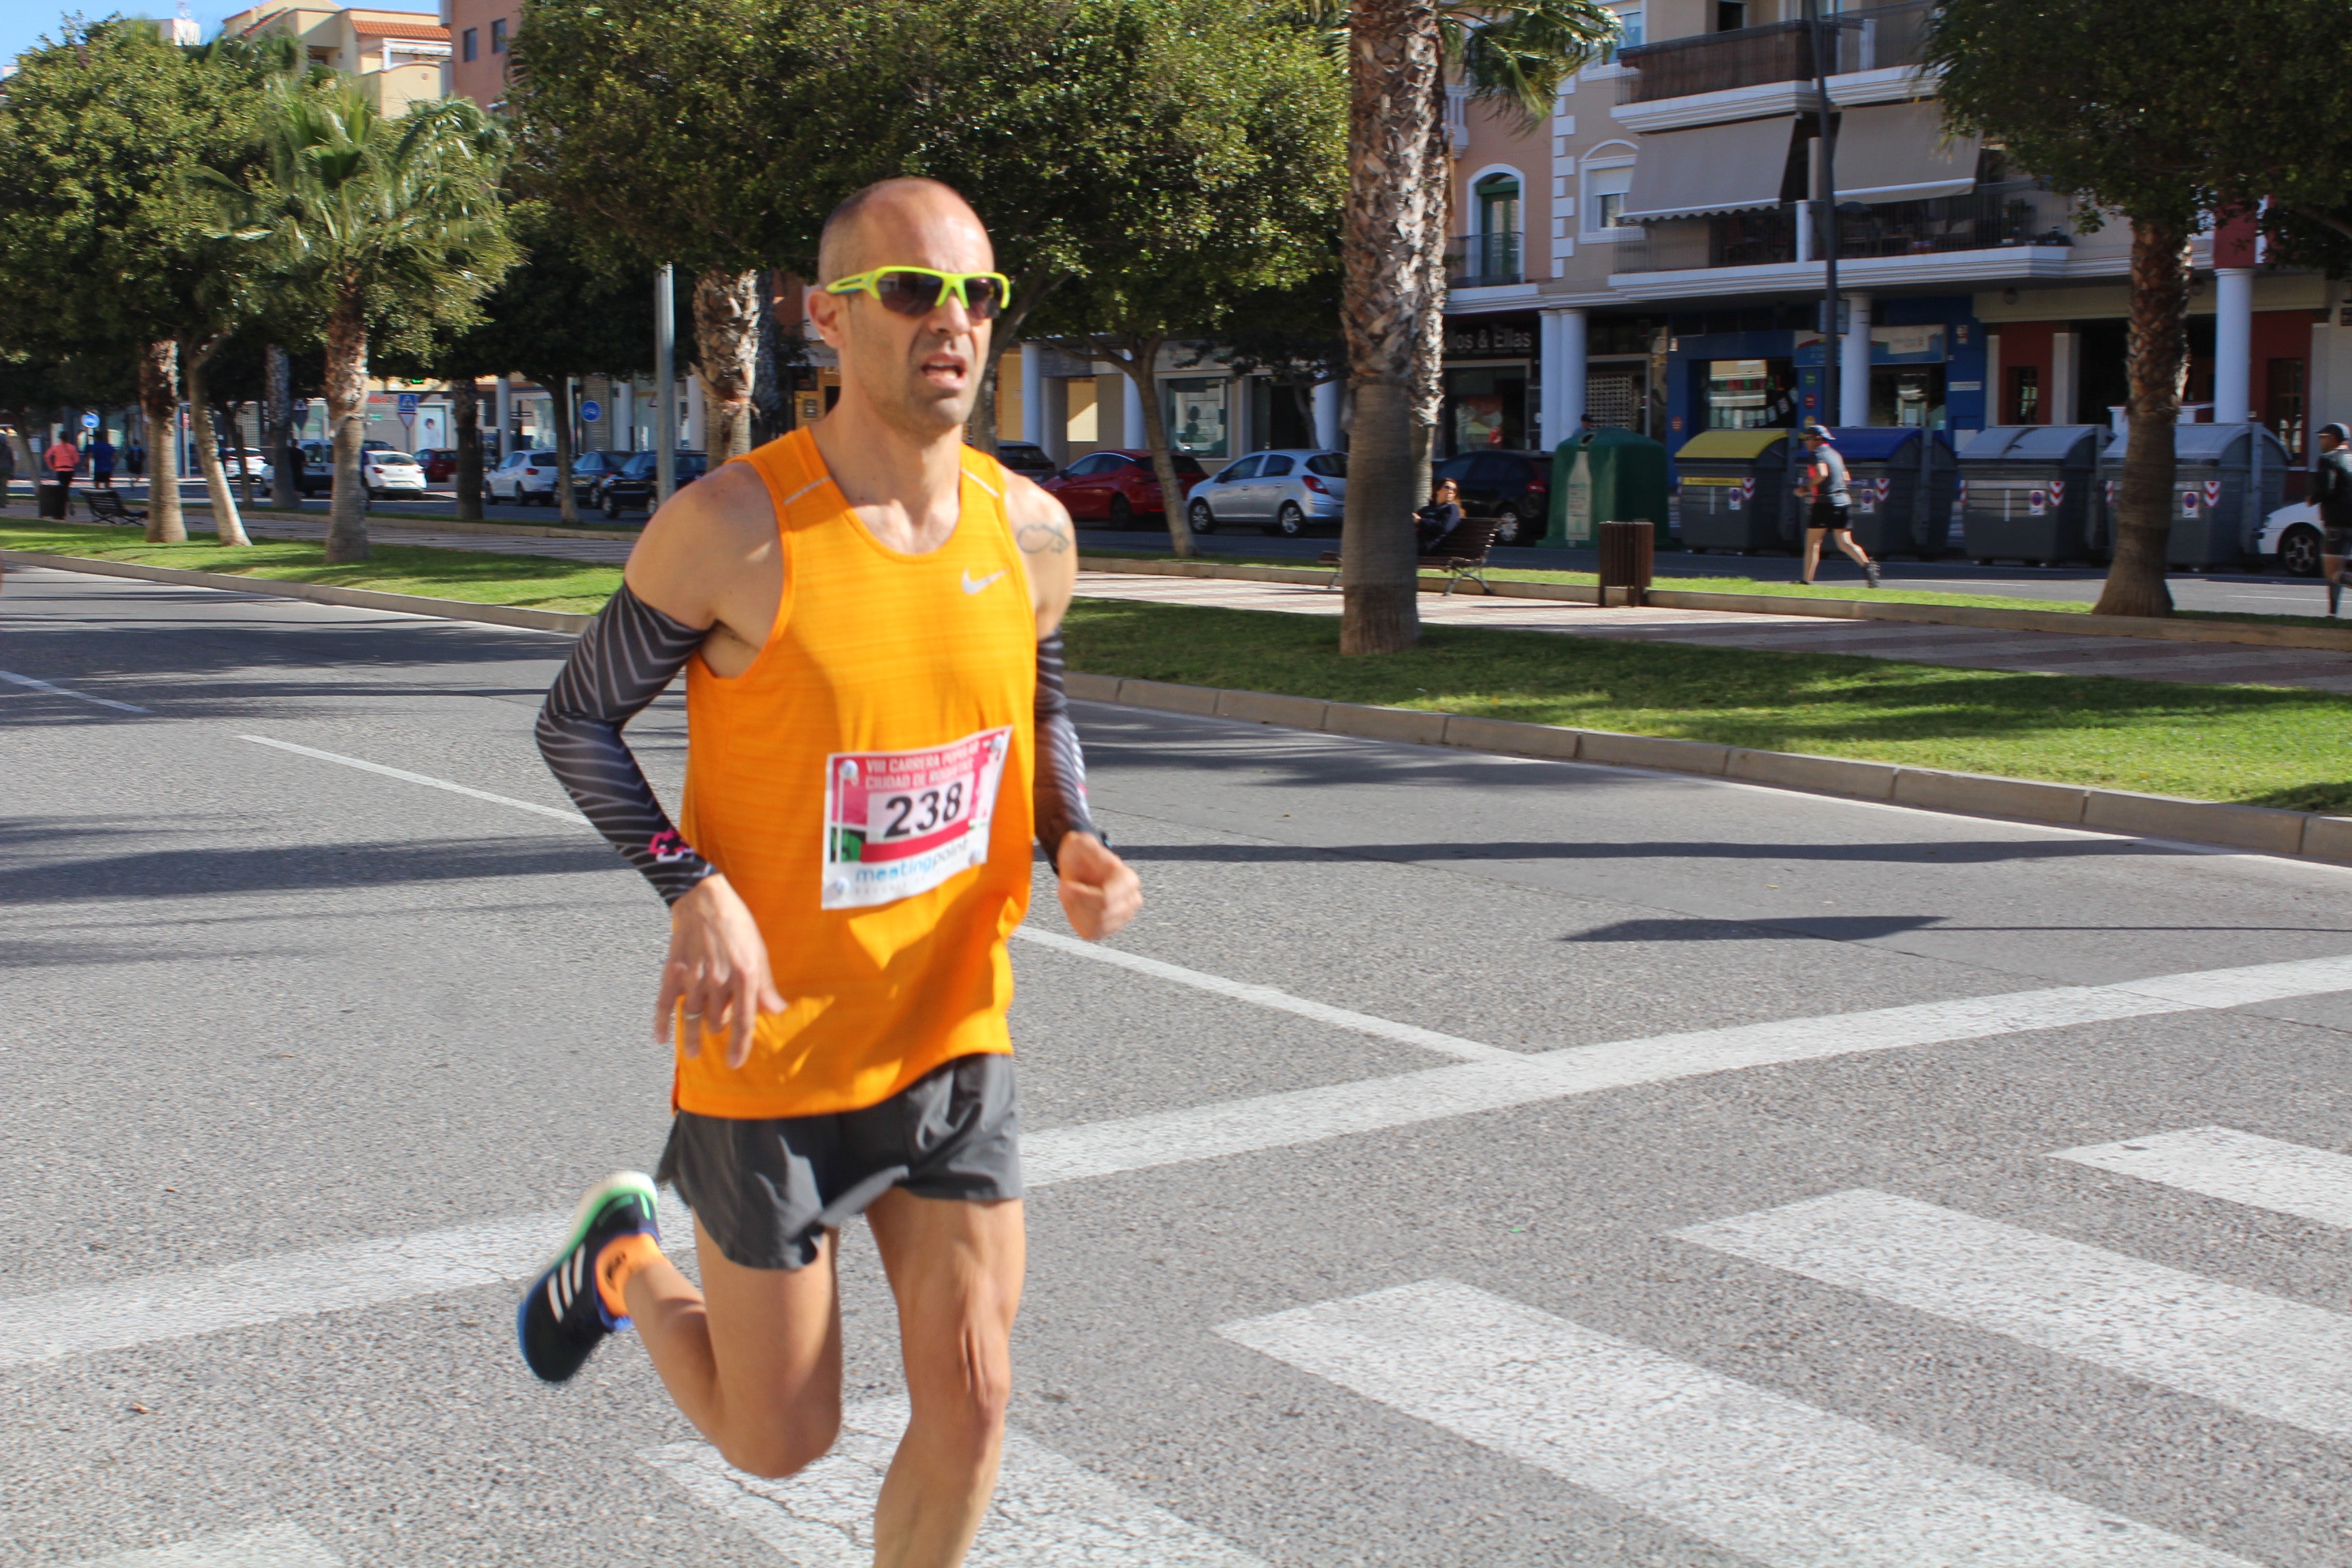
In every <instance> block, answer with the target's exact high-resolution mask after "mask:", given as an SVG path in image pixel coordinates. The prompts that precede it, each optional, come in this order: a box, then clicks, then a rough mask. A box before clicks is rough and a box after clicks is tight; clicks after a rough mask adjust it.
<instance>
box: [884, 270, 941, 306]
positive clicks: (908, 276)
mask: <svg viewBox="0 0 2352 1568" xmlns="http://www.w3.org/2000/svg"><path fill="white" fill-rule="evenodd" d="M945 288H946V285H945V284H944V283H943V282H942V281H941V280H940V279H937V278H930V277H926V276H925V275H924V274H922V273H920V272H885V273H884V274H882V276H881V277H880V278H878V279H875V283H874V289H875V292H876V294H877V295H878V296H879V297H880V299H881V300H882V303H883V304H884V306H886V307H887V308H888V309H890V310H896V311H898V314H900V315H902V316H922V315H928V314H929V313H930V311H931V310H933V309H934V308H936V307H937V306H938V304H939V302H940V293H941V292H942V291H943V290H944V289H945Z"/></svg>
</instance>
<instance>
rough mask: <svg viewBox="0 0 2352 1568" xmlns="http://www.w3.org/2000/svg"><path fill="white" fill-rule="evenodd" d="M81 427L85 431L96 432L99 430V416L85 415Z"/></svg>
mask: <svg viewBox="0 0 2352 1568" xmlns="http://www.w3.org/2000/svg"><path fill="white" fill-rule="evenodd" d="M81 427H82V428H83V429H85V430H95V429H97V428H98V416H97V415H95V414H85V415H83V416H81Z"/></svg>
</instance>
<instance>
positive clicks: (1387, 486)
mask: <svg viewBox="0 0 2352 1568" xmlns="http://www.w3.org/2000/svg"><path fill="white" fill-rule="evenodd" d="M1348 64H1349V105H1348V186H1349V188H1348V213H1347V223H1346V227H1345V230H1344V234H1343V237H1342V258H1343V259H1344V262H1345V265H1346V268H1347V279H1346V284H1345V288H1344V289H1343V291H1342V294H1341V307H1340V325H1341V327H1342V329H1343V330H1344V331H1345V333H1346V336H1347V341H1348V375H1349V384H1350V385H1351V386H1352V387H1353V389H1354V392H1355V396H1356V419H1355V427H1354V430H1353V432H1352V434H1351V437H1350V439H1349V447H1348V454H1349V455H1348V503H1347V519H1346V521H1345V522H1344V523H1343V524H1342V528H1343V533H1342V537H1341V544H1340V560H1341V562H1342V565H1341V567H1340V585H1341V587H1342V589H1343V590H1344V591H1345V594H1346V600H1345V604H1344V605H1343V606H1342V609H1341V612H1340V620H1339V651H1340V652H1342V653H1349V654H1360V653H1393V652H1397V651H1399V650H1401V649H1403V648H1408V647H1412V645H1413V644H1414V643H1415V642H1416V641H1418V640H1419V639H1420V636H1421V611H1420V605H1419V604H1418V603H1417V600H1416V595H1417V590H1418V584H1416V583H1415V582H1414V571H1413V528H1412V511H1413V508H1414V506H1415V505H1416V504H1418V503H1417V500H1416V497H1417V496H1419V495H1420V494H1421V493H1422V491H1423V487H1424V486H1425V485H1426V483H1427V480H1426V478H1425V468H1426V464H1425V463H1423V462H1422V461H1421V460H1419V459H1418V458H1416V456H1415V453H1414V450H1413V447H1414V439H1413V423H1414V421H1413V406H1414V405H1413V399H1414V388H1415V370H1416V355H1417V349H1418V346H1419V344H1420V342H1421V340H1422V337H1423V313H1424V309H1425V304H1426V301H1425V300H1424V299H1423V296H1424V295H1425V294H1426V293H1427V291H1428V287H1429V277H1430V265H1429V262H1428V260H1427V258H1426V256H1425V254H1424V253H1425V252H1426V251H1427V249H1428V248H1429V241H1430V213H1429V211H1428V206H1429V200H1430V185H1431V180H1430V177H1429V173H1428V169H1427V164H1428V161H1429V158H1430V153H1431V149H1432V148H1433V146H1434V145H1436V139H1435V137H1434V136H1433V133H1432V127H1431V121H1432V120H1433V119H1434V118H1435V117H1436V110H1435V105H1436V103H1437V99H1438V93H1439V90H1440V83H1439V68H1440V50H1439V47H1438V33H1437V8H1436V5H1435V4H1434V3H1433V0H1357V3H1356V5H1355V6H1354V9H1353V10H1352V12H1351V13H1350V16H1349V36H1348ZM1440 238H1441V241H1442V238H1443V236H1442V235H1441V236H1440ZM1440 249H1441V250H1442V249H1443V246H1442V243H1441V246H1440ZM1416 469H1421V470H1424V472H1423V473H1420V474H1417V473H1416Z"/></svg>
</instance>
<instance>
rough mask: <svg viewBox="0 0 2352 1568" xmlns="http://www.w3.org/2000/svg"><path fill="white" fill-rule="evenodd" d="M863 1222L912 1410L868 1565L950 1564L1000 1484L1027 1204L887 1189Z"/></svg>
mask: <svg viewBox="0 0 2352 1568" xmlns="http://www.w3.org/2000/svg"><path fill="white" fill-rule="evenodd" d="M866 1224H867V1225H868V1226H871V1227H872V1229H873V1232H874V1240H875V1243H876V1245H877V1247H880V1249H881V1253H882V1267H883V1268H884V1269H885V1270H886V1271H887V1273H888V1275H889V1277H890V1289H891V1291H892V1292H893V1293H894V1294H895V1295H896V1296H897V1297H898V1340H899V1345H900V1352H901V1354H902V1355H903V1357H904V1359H905V1362H906V1368H907V1394H908V1404H909V1405H911V1406H912V1408H913V1419H912V1420H911V1421H909V1422H908V1426H907V1435H906V1436H905V1437H904V1438H903V1439H901V1440H900V1442H899V1444H898V1457H897V1458H894V1459H893V1460H892V1461H891V1462H890V1473H889V1475H888V1477H887V1478H886V1479H884V1481H883V1483H882V1500H881V1503H880V1505H879V1506H878V1507H877V1509H876V1510H875V1519H874V1548H875V1550H874V1563H875V1568H954V1564H956V1563H961V1562H962V1561H963V1554H964V1552H965V1550H966V1549H967V1548H968V1547H970V1546H971V1538H972V1536H973V1534H974V1533H975V1532H976V1531H978V1530H979V1529H980V1521H981V1518H982V1515H984V1514H985V1513H986V1512H987V1511H988V1500H989V1497H990V1495H991V1494H992V1492H993V1491H994V1490H995V1489H996V1462H997V1456H998V1452H999V1450H1000V1449H1001V1448H1002V1447H1003V1439H1004V1405H1005V1402H1006V1400H1007V1399H1008V1398H1010V1397H1011V1394H1012V1390H1013V1351H1012V1340H1013V1314H1014V1313H1015V1312H1017V1311H1019V1310H1020V1307H1021V1279H1022V1275H1023V1272H1024V1269H1025V1268H1026V1265H1027V1240H1026V1237H1025V1235H1024V1228H1023V1226H1024V1221H1023V1217H1022V1205H1021V1203H1020V1201H1019V1200H1018V1199H1010V1200H999V1201H996V1202H989V1203H975V1202H965V1201H961V1200H957V1199H951V1198H923V1197H917V1196H916V1195H915V1194H912V1193H909V1192H907V1191H905V1190H904V1189H894V1190H892V1191H891V1192H888V1193H886V1194H883V1195H882V1196H881V1197H880V1198H878V1199H877V1200H876V1201H875V1204H874V1206H873V1207H871V1208H869V1209H867V1210H866Z"/></svg>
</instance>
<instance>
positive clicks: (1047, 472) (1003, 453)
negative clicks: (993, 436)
mask: <svg viewBox="0 0 2352 1568" xmlns="http://www.w3.org/2000/svg"><path fill="white" fill-rule="evenodd" d="M996 460H997V461H998V462H1000V463H1002V464H1003V465H1004V466H1005V467H1006V468H1011V469H1012V470H1013V472H1014V473H1016V474H1026V475H1028V476H1029V478H1031V479H1051V478H1052V477H1053V473H1054V459H1053V458H1049V457H1047V456H1046V455H1045V447H1040V446H1039V445H1037V443H1035V442H1034V441H999V442H998V443H997V444H996Z"/></svg>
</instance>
